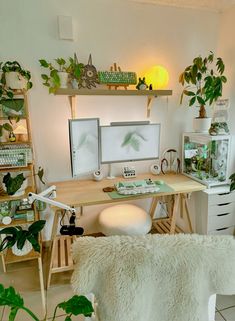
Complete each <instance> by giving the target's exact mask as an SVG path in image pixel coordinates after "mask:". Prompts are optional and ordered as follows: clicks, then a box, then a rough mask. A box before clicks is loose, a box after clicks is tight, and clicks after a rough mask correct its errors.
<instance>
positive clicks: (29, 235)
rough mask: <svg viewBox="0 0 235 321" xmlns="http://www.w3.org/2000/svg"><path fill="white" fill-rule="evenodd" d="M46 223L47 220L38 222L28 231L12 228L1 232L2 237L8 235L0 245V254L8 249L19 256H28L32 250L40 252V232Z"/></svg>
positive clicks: (16, 227)
mask: <svg viewBox="0 0 235 321" xmlns="http://www.w3.org/2000/svg"><path fill="white" fill-rule="evenodd" d="M45 223H46V221H45V220H39V221H36V222H34V223H33V224H31V225H30V226H29V227H28V229H27V230H25V229H23V228H22V227H21V226H10V227H6V228H4V229H2V230H0V235H2V234H6V236H5V237H4V238H3V240H2V242H1V244H0V252H1V251H3V250H5V249H7V248H11V249H12V253H13V254H14V255H17V256H23V255H26V254H28V253H29V252H30V251H31V250H32V249H34V250H35V251H37V252H40V244H39V240H38V239H39V232H40V231H41V230H42V229H43V227H44V225H45Z"/></svg>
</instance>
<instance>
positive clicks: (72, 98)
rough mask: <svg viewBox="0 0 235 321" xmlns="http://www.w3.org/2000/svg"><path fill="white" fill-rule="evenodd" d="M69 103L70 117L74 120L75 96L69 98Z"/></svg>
mask: <svg viewBox="0 0 235 321" xmlns="http://www.w3.org/2000/svg"><path fill="white" fill-rule="evenodd" d="M68 98H69V103H70V108H71V116H72V119H75V118H76V107H77V96H76V95H73V96H69V97H68Z"/></svg>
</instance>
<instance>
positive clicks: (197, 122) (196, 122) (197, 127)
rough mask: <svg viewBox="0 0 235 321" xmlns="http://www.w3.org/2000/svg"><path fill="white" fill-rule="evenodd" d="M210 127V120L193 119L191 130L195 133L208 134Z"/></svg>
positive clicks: (208, 118)
mask: <svg viewBox="0 0 235 321" xmlns="http://www.w3.org/2000/svg"><path fill="white" fill-rule="evenodd" d="M210 127H211V118H210V117H207V118H194V119H193V129H194V131H195V132H196V133H208V132H209V129H210Z"/></svg>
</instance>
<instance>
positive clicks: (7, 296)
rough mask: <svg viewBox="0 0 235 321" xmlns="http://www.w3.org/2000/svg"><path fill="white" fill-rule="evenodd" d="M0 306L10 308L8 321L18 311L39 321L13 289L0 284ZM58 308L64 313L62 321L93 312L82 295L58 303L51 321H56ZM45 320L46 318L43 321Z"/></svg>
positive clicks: (89, 303)
mask: <svg viewBox="0 0 235 321" xmlns="http://www.w3.org/2000/svg"><path fill="white" fill-rule="evenodd" d="M0 306H3V307H4V306H8V307H10V314H9V319H8V320H9V321H14V320H15V318H16V315H17V312H18V311H19V310H23V311H25V312H26V313H28V315H30V317H31V318H32V320H35V321H39V318H38V317H37V316H36V315H35V314H34V313H33V312H32V311H31V310H30V309H29V308H27V307H26V306H25V305H24V300H23V298H22V297H21V296H20V294H19V293H17V292H16V291H15V289H14V288H13V287H9V288H4V286H3V285H2V284H0ZM58 308H60V309H62V310H63V311H64V312H65V313H66V315H65V319H64V321H72V319H71V317H72V316H73V315H74V316H77V315H84V316H85V317H90V316H91V315H92V313H93V312H94V309H93V307H92V304H91V302H90V301H89V300H88V299H87V298H86V297H85V296H82V295H79V296H78V295H74V296H73V297H72V298H71V299H69V300H68V301H64V302H61V303H59V304H58V305H57V306H56V308H55V311H54V315H53V318H52V321H55V320H56V312H57V309H58ZM45 320H46V317H45V319H44V321H45Z"/></svg>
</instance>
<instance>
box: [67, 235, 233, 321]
mask: <svg viewBox="0 0 235 321" xmlns="http://www.w3.org/2000/svg"><path fill="white" fill-rule="evenodd" d="M73 256H74V259H75V262H76V265H75V270H74V273H73V276H72V286H73V289H74V291H75V292H76V293H78V294H86V293H90V292H92V293H94V294H95V297H96V299H97V302H98V314H99V317H100V321H208V301H209V297H210V295H212V294H215V293H216V294H235V240H234V239H233V237H230V236H199V235H196V234H194V235H183V234H180V235H156V234H155V235H146V236H110V237H100V238H94V237H82V238H79V239H78V240H77V241H76V242H75V243H74V245H73Z"/></svg>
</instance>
